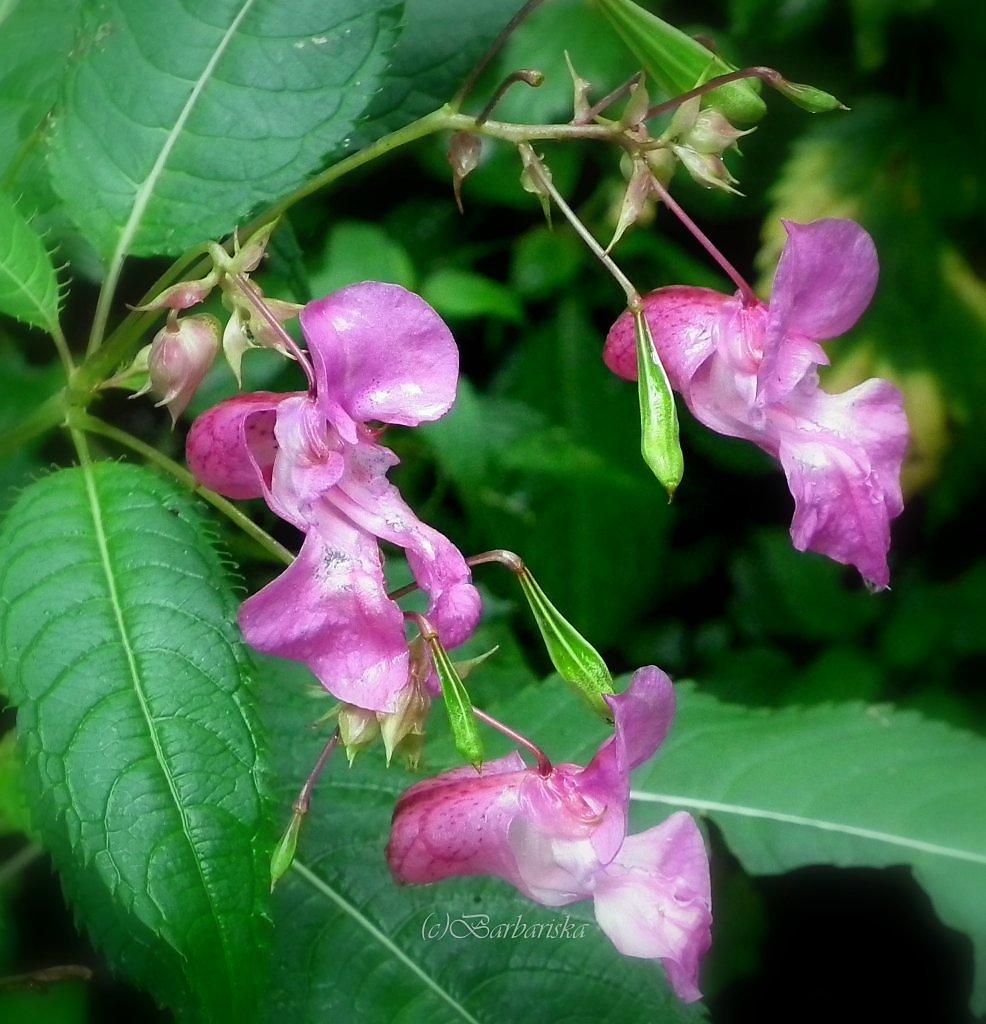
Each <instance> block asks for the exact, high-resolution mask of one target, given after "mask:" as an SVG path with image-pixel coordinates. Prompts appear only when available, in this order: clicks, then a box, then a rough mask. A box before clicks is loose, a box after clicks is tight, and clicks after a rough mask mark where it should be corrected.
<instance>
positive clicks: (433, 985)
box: [292, 861, 480, 1024]
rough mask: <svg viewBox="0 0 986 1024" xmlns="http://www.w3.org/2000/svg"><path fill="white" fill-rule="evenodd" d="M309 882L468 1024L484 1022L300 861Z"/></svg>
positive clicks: (298, 864) (298, 867) (297, 863)
mask: <svg viewBox="0 0 986 1024" xmlns="http://www.w3.org/2000/svg"><path fill="white" fill-rule="evenodd" d="M292 867H293V870H294V871H296V872H297V873H298V874H299V875H300V876H301V877H302V878H304V879H305V881H306V882H307V883H308V884H309V885H310V886H311V887H312V888H313V889H315V890H316V891H317V892H320V893H321V894H322V895H323V896H325V897H326V898H327V899H330V900H331V901H332V902H333V903H335V904H336V906H338V907H339V908H340V909H341V910H343V911H344V912H345V913H346V914H348V915H349V916H350V917H351V918H352V919H353V920H354V921H355V922H356V923H357V924H358V925H359V926H360V927H361V928H363V929H364V930H365V931H366V932H367V933H368V934H369V935H370V936H371V937H372V938H374V939H375V940H376V941H377V942H378V943H380V945H381V946H383V947H384V948H385V949H386V950H387V952H388V953H390V955H391V956H393V957H394V958H395V959H396V960H399V961H400V962H401V963H402V964H403V965H404V966H405V967H406V968H407V969H408V970H409V971H411V973H412V974H414V975H415V977H417V978H419V979H420V980H421V981H423V982H424V984H425V985H426V986H427V987H428V988H429V989H430V990H431V991H432V992H434V993H435V995H437V996H438V997H439V998H440V999H441V1000H442V1001H443V1002H445V1003H447V1004H448V1005H449V1006H451V1007H452V1009H453V1010H455V1011H456V1013H458V1014H459V1015H460V1016H461V1017H462V1019H463V1020H464V1021H466V1022H467V1024H480V1021H478V1020H477V1019H476V1018H475V1017H474V1016H473V1015H472V1014H471V1013H470V1012H469V1011H468V1010H467V1009H466V1008H465V1007H464V1006H463V1005H462V1004H461V1003H460V1002H459V1001H458V1000H457V999H456V998H455V997H454V996H453V995H452V994H451V993H450V992H448V991H446V990H445V989H444V988H442V986H441V985H439V984H438V982H437V981H435V979H434V978H433V977H432V976H431V975H430V974H428V973H427V972H426V971H425V970H424V969H423V968H422V967H421V966H420V965H419V964H417V963H415V962H414V961H413V960H412V959H411V958H410V957H409V956H408V955H407V954H406V953H405V952H404V951H403V950H402V949H401V948H400V947H399V946H397V945H396V944H395V943H394V942H393V941H392V940H391V939H389V938H388V937H387V936H386V935H385V934H384V933H383V932H382V931H380V929H379V928H377V927H376V925H374V924H373V922H372V921H370V920H369V918H367V917H366V916H365V915H364V914H362V913H360V911H359V910H358V909H357V908H356V907H354V906H353V905H352V904H351V903H350V902H349V901H348V900H347V899H346V898H345V897H344V896H342V895H341V894H340V893H338V892H336V891H335V889H333V888H332V886H330V885H329V884H328V883H327V882H325V881H324V880H323V879H321V878H319V876H318V875H316V874H315V872H314V871H312V870H311V869H310V868H308V867H305V865H304V864H302V863H301V862H300V861H295V862H294V864H293V865H292Z"/></svg>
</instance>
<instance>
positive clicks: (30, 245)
mask: <svg viewBox="0 0 986 1024" xmlns="http://www.w3.org/2000/svg"><path fill="white" fill-rule="evenodd" d="M0 313H5V314H6V315H7V316H12V317H15V318H16V319H18V320H21V321H23V322H24V323H26V324H31V325H32V326H33V327H41V328H43V329H44V330H46V331H51V330H52V328H53V327H55V325H56V324H57V323H58V279H57V278H56V277H55V268H54V267H53V266H52V262H51V257H50V256H49V255H48V252H47V250H46V249H45V247H44V245H43V244H42V242H41V239H40V238H39V237H38V235H37V233H36V232H35V231H34V229H33V228H32V227H31V225H30V224H28V222H27V221H26V220H25V219H24V218H23V217H22V216H21V214H20V212H19V211H18V209H17V207H16V206H14V201H13V199H11V198H10V196H8V195H7V194H6V193H4V192H0Z"/></svg>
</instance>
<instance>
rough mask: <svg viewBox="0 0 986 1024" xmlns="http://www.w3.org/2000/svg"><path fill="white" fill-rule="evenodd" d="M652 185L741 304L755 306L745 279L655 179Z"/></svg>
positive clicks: (754, 298) (753, 294) (751, 290)
mask: <svg viewBox="0 0 986 1024" xmlns="http://www.w3.org/2000/svg"><path fill="white" fill-rule="evenodd" d="M652 185H653V187H654V191H655V192H657V194H658V195H659V196H660V197H661V201H662V202H663V203H664V205H665V206H666V207H667V208H668V209H669V210H670V211H671V212H672V213H673V214H674V215H675V216H676V217H677V218H678V220H680V221H681V223H682V224H684V225H685V227H686V228H688V230H689V231H690V232H691V233H692V235H694V236H695V239H696V241H697V242H698V243H699V245H701V246H702V248H703V249H705V251H706V252H707V253H708V254H709V255H710V256H711V257H712V258H713V259H714V260H715V261H716V263H718V264H719V266H720V267H721V268H722V270H723V271H724V273H725V274H726V276H727V277H728V278H729V279H730V281H732V282H733V284H735V285H736V287H737V288H738V289H739V290H740V293H741V294H742V296H743V303H744V305H747V306H752V305H755V304H756V303H757V302H759V301H760V300H759V299H758V298H757V295H756V292H754V290H753V289H752V288H751V287H750V285H749V284H748V283H747V281H746V279H745V278H744V277H743V275H742V274H740V272H739V271H738V270H737V269H736V268H735V267H734V266H733V265H732V263H730V262H729V260H727V259H726V257H725V256H723V254H722V253H721V252H720V251H719V249H718V248H717V247H716V246H715V245H714V244H713V243H712V240H711V239H710V238H709V237H708V235H706V234H705V232H704V231H702V229H701V228H700V227H699V226H698V225H697V224H696V223H695V221H693V220H692V219H691V217H689V216H688V214H687V213H685V211H684V210H683V209H682V208H681V207H680V206H679V205H678V202H677V200H675V199H674V197H673V196H672V195H671V193H670V192H669V191H668V190H667V189H666V188H665V187H664V186H663V185H662V184H661V183H660V182H659V181H658V180H657V179H656V178H653V179H652Z"/></svg>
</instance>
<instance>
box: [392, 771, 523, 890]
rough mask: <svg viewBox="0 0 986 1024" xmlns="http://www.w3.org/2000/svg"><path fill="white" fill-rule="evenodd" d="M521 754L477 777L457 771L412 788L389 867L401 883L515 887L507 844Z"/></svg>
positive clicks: (400, 808) (397, 822)
mask: <svg viewBox="0 0 986 1024" xmlns="http://www.w3.org/2000/svg"><path fill="white" fill-rule="evenodd" d="M526 771H527V770H526V769H525V767H524V761H523V759H522V758H521V756H520V754H518V753H516V751H515V752H514V753H512V754H509V755H508V756H507V757H503V758H500V759H499V760H498V761H488V762H487V763H486V764H485V765H483V767H482V768H481V769H480V770H479V771H476V770H475V769H473V768H457V769H455V770H454V771H450V772H445V773H444V774H442V775H439V776H437V777H436V778H434V779H429V780H426V781H425V782H420V783H418V784H417V785H415V786H412V787H411V788H410V789H409V790H407V792H406V793H404V795H403V796H402V797H401V798H400V800H398V801H397V807H396V808H395V810H394V821H393V826H392V828H391V833H390V842H389V843H388V844H387V863H388V864H389V865H390V870H391V873H392V874H393V876H394V878H395V879H396V880H397V881H398V882H400V883H414V884H424V883H427V882H437V881H439V880H441V879H443V878H455V877H461V876H468V875H496V876H497V877H499V878H503V879H505V880H506V881H508V882H511V883H512V884H514V885H516V884H517V883H518V881H519V876H518V872H517V864H516V861H515V859H514V854H513V851H512V849H511V847H510V843H509V841H508V838H507V837H508V833H509V830H510V823H511V822H512V821H513V819H514V817H515V815H516V814H517V789H518V785H519V783H520V781H521V780H522V779H523V777H524V775H525V774H526Z"/></svg>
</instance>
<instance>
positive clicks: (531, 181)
mask: <svg viewBox="0 0 986 1024" xmlns="http://www.w3.org/2000/svg"><path fill="white" fill-rule="evenodd" d="M517 152H518V153H519V154H520V160H521V163H522V164H523V165H524V169H523V170H522V171H521V172H520V187H521V188H522V189H523V190H524V191H525V192H530V193H531V195H535V196H537V197H538V199H539V200H540V202H541V209H542V210H543V211H544V218H545V220H546V221H547V222H548V226H549V227H550V226H551V193H550V192H549V191H548V188H547V186H548V185H550V184H551V171H549V170H548V168H547V167H545V166H544V164H543V163H542V162H541V158H540V157H539V156H538V155H537V153H535V152H534V150H533V149H532V148H531V147H530V146H529V145H528V144H527V143H526V142H522V143H520V145H519V146H518V147H517Z"/></svg>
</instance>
